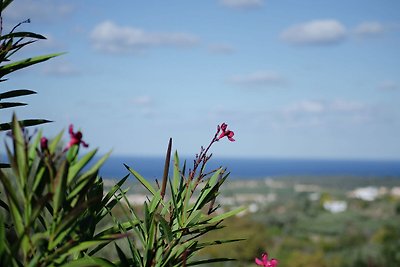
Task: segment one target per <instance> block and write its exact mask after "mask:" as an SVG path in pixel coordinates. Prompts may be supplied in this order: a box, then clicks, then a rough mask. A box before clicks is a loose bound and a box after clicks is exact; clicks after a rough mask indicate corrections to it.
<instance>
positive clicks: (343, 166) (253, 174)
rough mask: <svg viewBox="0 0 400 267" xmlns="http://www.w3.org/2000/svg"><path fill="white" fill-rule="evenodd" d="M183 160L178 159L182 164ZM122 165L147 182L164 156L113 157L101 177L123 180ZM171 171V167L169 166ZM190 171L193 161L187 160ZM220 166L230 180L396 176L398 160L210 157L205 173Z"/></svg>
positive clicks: (158, 175)
mask: <svg viewBox="0 0 400 267" xmlns="http://www.w3.org/2000/svg"><path fill="white" fill-rule="evenodd" d="M183 161H184V160H183V159H180V163H181V165H182V164H183ZM124 164H126V165H128V166H129V167H130V168H132V169H134V170H135V171H137V172H139V173H140V174H141V175H142V176H143V177H146V178H148V179H152V178H154V179H160V178H161V177H162V175H163V172H164V164H165V159H164V158H163V157H139V156H112V157H110V158H109V159H108V160H107V161H106V163H105V164H104V165H103V166H102V168H101V170H100V175H101V176H102V177H103V178H105V179H107V178H111V179H118V178H122V177H124V176H125V175H127V174H128V173H129V171H128V170H127V169H126V168H125V166H124ZM170 166H171V167H170V169H172V166H173V165H172V164H171V165H170ZM186 166H187V167H186V169H187V170H188V169H190V168H193V159H191V160H186ZM219 167H223V168H226V169H227V171H228V172H230V175H229V177H230V179H265V178H267V177H282V176H359V177H398V178H399V179H400V161H395V160H337V159H336V160H328V159H273V158H211V159H210V160H209V161H208V163H207V168H206V171H210V170H213V169H216V168H219Z"/></svg>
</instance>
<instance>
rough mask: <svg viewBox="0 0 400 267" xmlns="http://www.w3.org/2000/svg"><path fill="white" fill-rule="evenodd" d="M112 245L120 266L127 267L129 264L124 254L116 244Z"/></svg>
mask: <svg viewBox="0 0 400 267" xmlns="http://www.w3.org/2000/svg"><path fill="white" fill-rule="evenodd" d="M114 245H115V249H116V250H117V253H118V259H119V260H120V262H121V266H129V262H128V259H127V258H126V256H125V253H124V252H123V251H122V249H121V248H120V247H119V246H118V245H117V244H114Z"/></svg>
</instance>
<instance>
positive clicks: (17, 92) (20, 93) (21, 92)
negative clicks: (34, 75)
mask: <svg viewBox="0 0 400 267" xmlns="http://www.w3.org/2000/svg"><path fill="white" fill-rule="evenodd" d="M32 94H36V92H35V91H32V90H27V89H18V90H11V91H8V92H4V93H0V99H4V98H12V97H18V96H25V95H32Z"/></svg>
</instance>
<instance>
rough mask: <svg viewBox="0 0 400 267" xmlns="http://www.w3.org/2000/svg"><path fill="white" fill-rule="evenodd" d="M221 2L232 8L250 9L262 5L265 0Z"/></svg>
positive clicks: (228, 0) (224, 0) (225, 0)
mask: <svg viewBox="0 0 400 267" xmlns="http://www.w3.org/2000/svg"><path fill="white" fill-rule="evenodd" d="M220 3H221V4H222V5H224V6H226V7H230V8H238V9H249V8H258V7H262V6H263V5H264V0H220Z"/></svg>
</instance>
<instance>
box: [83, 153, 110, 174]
mask: <svg viewBox="0 0 400 267" xmlns="http://www.w3.org/2000/svg"><path fill="white" fill-rule="evenodd" d="M110 155H111V151H110V152H108V153H107V154H105V155H104V156H102V157H101V158H100V159H99V160H98V161H97V162H96V163H95V164H94V165H93V166H92V167H91V168H90V169H89V170H88V171H86V172H85V173H83V174H82V176H81V177H80V178H79V180H83V179H86V177H87V176H91V175H94V174H96V173H97V172H98V171H99V169H100V167H101V166H102V165H103V164H104V162H105V161H106V160H107V159H108V158H109V157H110Z"/></svg>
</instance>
